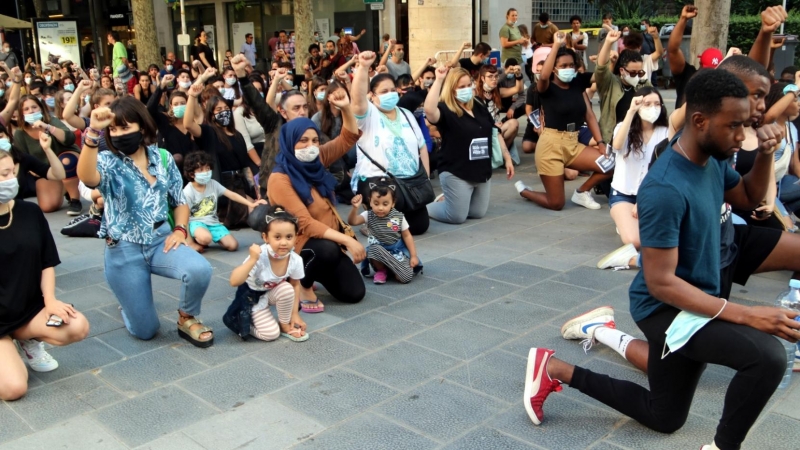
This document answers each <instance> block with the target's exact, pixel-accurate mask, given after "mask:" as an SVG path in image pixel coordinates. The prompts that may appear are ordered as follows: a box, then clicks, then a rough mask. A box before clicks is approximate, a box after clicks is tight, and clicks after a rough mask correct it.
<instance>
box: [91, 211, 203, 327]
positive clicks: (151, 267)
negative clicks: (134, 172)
mask: <svg viewBox="0 0 800 450" xmlns="http://www.w3.org/2000/svg"><path fill="white" fill-rule="evenodd" d="M170 234H172V230H171V229H170V227H169V224H168V223H164V224H162V225H161V226H160V227H159V228H158V230H157V238H156V240H155V241H154V242H153V243H152V244H150V245H142V244H133V243H130V242H126V241H118V242H117V243H116V244H115V245H107V246H106V251H105V272H106V281H107V282H108V285H109V286H110V287H111V290H112V291H113V292H114V295H115V296H116V297H117V301H118V302H119V304H120V306H122V320H123V322H125V327H126V328H127V329H128V331H129V332H130V333H131V334H132V335H134V336H136V337H137V338H139V339H144V340H148V339H152V338H153V336H155V335H156V332H157V331H158V328H159V325H160V322H159V321H158V313H157V312H156V307H155V305H154V304H153V287H152V284H151V281H150V278H151V274H156V275H160V276H162V277H167V278H172V279H175V280H181V282H182V285H181V291H180V302H179V304H178V308H179V309H180V310H181V311H183V312H184V313H186V314H188V315H192V316H196V315H199V314H200V304H201V302H202V301H203V296H204V295H205V293H206V290H207V289H208V285H209V284H210V283H211V272H212V270H213V269H212V268H211V264H209V263H208V261H206V259H205V258H203V257H202V256H200V254H199V253H197V252H196V251H194V250H192V249H190V248H189V247H187V246H185V245H181V246H180V247H178V248H177V249H176V250H172V251H170V252H169V253H164V241H165V240H166V238H167V236H169V235H170Z"/></svg>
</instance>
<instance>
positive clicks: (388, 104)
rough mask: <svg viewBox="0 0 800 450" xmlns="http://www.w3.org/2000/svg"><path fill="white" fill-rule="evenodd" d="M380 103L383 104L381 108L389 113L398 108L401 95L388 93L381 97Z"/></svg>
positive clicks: (379, 98) (379, 97)
mask: <svg viewBox="0 0 800 450" xmlns="http://www.w3.org/2000/svg"><path fill="white" fill-rule="evenodd" d="M378 101H380V103H381V105H380V108H381V109H382V110H384V111H389V110H391V109H394V107H395V106H397V102H399V101H400V95H398V94H397V92H387V93H385V94H383V95H379V96H378Z"/></svg>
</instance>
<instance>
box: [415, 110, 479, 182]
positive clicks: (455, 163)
mask: <svg viewBox="0 0 800 450" xmlns="http://www.w3.org/2000/svg"><path fill="white" fill-rule="evenodd" d="M472 104H473V107H472V113H473V114H474V115H475V117H472V116H470V115H469V114H467V112H465V111H464V112H463V114H462V115H461V117H458V116H457V115H456V114H455V113H454V112H452V111H450V109H449V108H448V107H447V105H445V104H444V103H439V122H438V123H432V122H431V123H432V125H436V127H437V128H438V129H439V133H440V134H441V135H442V149H441V150H440V158H441V159H440V160H439V167H438V169H439V171H440V172H450V173H452V174H453V175H455V176H457V177H458V178H461V179H462V180H466V181H471V182H473V183H484V182H486V181H488V180H489V178H491V177H492V128H493V127H494V120H492V116H491V115H490V114H489V111H488V110H486V108H485V107H484V106H483V105H481V104H479V103H478V102H472ZM429 120H430V119H429ZM479 142H482V143H483V147H482V148H483V149H484V150H486V152H484V154H482V155H480V156H478V157H473V153H472V148H473V144H476V145H480V144H479Z"/></svg>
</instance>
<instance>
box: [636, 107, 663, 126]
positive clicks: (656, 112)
mask: <svg viewBox="0 0 800 450" xmlns="http://www.w3.org/2000/svg"><path fill="white" fill-rule="evenodd" d="M660 116H661V108H660V107H658V106H649V107H647V108H640V109H639V117H641V118H642V120H644V121H645V122H650V123H654V122H655V121H656V120H658V118H659V117H660Z"/></svg>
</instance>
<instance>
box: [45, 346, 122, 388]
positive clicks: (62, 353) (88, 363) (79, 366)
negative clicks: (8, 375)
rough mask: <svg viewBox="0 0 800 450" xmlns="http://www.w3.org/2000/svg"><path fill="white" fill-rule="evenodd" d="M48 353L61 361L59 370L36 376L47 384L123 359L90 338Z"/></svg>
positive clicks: (55, 348) (107, 347)
mask: <svg viewBox="0 0 800 450" xmlns="http://www.w3.org/2000/svg"><path fill="white" fill-rule="evenodd" d="M48 352H49V353H50V354H51V355H52V356H53V358H55V359H56V360H57V361H59V365H58V369H57V370H54V371H52V372H47V373H38V374H36V377H37V378H39V379H40V380H42V381H44V382H45V383H50V382H52V381H56V380H61V379H64V378H67V377H71V376H73V375H76V374H79V373H82V372H87V371H90V370H93V369H96V368H98V367H101V366H105V365H106V364H111V363H113V362H116V361H119V360H121V359H122V355H121V354H119V353H118V352H117V351H116V350H114V349H112V348H111V347H109V346H107V345H105V344H104V343H102V342H100V341H99V340H97V338H89V339H86V340H85V341H82V342H79V343H77V344H73V345H68V346H66V347H54V348H52V349H50V350H48Z"/></svg>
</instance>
